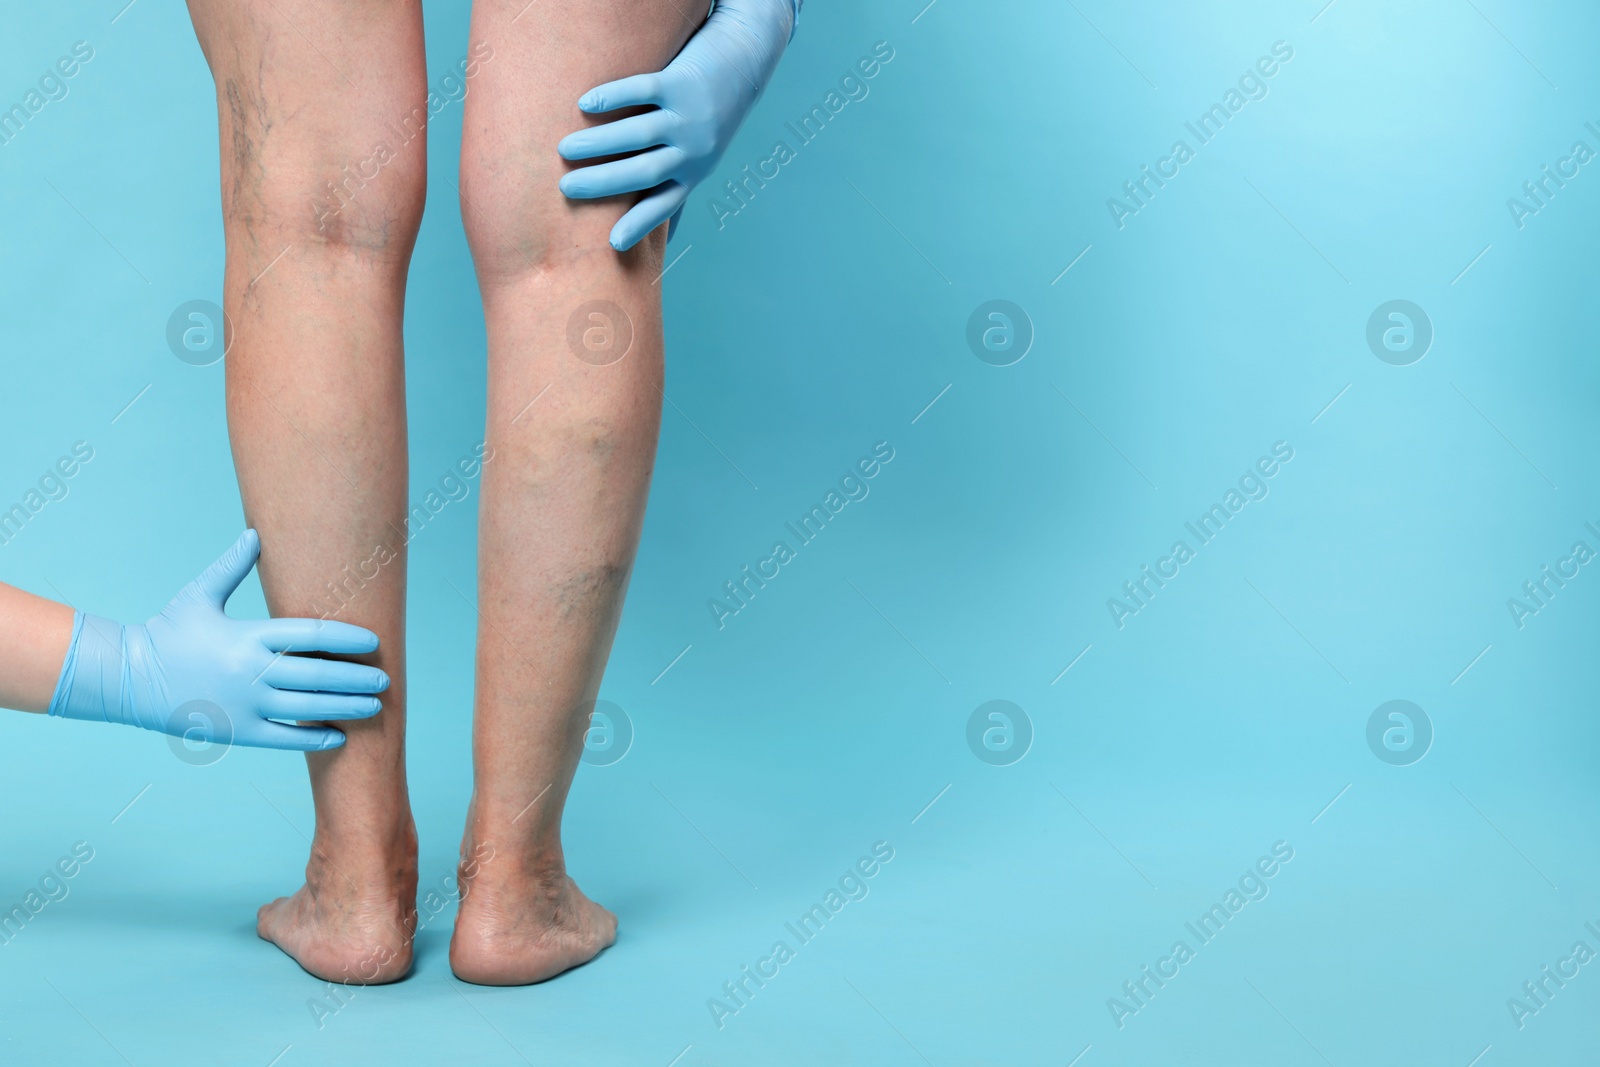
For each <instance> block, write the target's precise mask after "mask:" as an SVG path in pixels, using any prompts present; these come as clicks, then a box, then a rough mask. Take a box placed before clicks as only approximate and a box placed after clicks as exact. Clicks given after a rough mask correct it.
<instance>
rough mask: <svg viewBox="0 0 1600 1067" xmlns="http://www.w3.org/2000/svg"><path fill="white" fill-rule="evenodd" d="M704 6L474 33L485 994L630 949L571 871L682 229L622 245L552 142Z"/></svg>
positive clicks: (474, 833)
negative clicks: (674, 242) (622, 249)
mask: <svg viewBox="0 0 1600 1067" xmlns="http://www.w3.org/2000/svg"><path fill="white" fill-rule="evenodd" d="M705 8H706V5H704V4H700V5H698V12H699V14H697V15H696V14H692V12H695V11H696V5H695V4H693V3H689V4H681V3H678V2H677V0H585V2H584V3H581V4H565V5H561V4H541V5H537V6H534V7H532V8H530V7H529V5H528V3H527V0H476V2H475V3H474V4H473V11H472V26H473V32H472V39H473V40H474V41H483V42H488V43H490V44H491V45H492V47H493V48H494V55H493V60H492V62H487V63H485V64H484V66H483V69H482V73H481V74H480V75H479V76H478V79H477V81H476V82H475V84H474V85H473V89H472V93H471V94H470V95H469V96H468V97H467V101H466V115H465V119H464V123H465V129H464V133H463V135H462V151H461V196H462V215H463V218H464V220H465V223H466V229H467V240H468V242H469V243H470V245H471V247H472V257H473V262H474V263H475V264H476V267H477V272H478V285H479V288H480V289H481V290H482V292H483V303H484V315H485V320H486V324H487V327H488V336H489V376H488V377H489V401H488V435H487V436H488V441H489V444H490V445H491V446H492V447H493V449H494V452H493V461H492V462H491V463H489V464H488V465H486V466H485V467H484V473H483V501H482V505H481V508H480V512H479V533H478V538H479V542H478V543H479V549H478V572H479V581H478V589H479V610H480V611H481V612H482V616H483V623H482V625H481V626H480V628H479V634H478V689H477V706H476V709H475V717H474V727H473V730H474V740H473V770H474V775H475V779H474V784H473V793H472V806H471V808H470V810H469V814H468V818H467V830H466V835H465V840H464V842H463V846H462V867H461V885H462V887H463V893H464V896H463V898H462V901H461V910H460V912H459V914H458V915H457V917H456V928H455V935H454V937H453V938H452V939H451V943H450V963H451V966H452V967H453V968H454V970H455V973H456V976H457V977H458V978H461V979H463V980H465V981H468V982H478V983H483V984H487V985H521V984H526V983H530V982H539V981H543V980H545V979H547V978H551V977H553V976H555V975H557V974H560V973H561V972H562V971H565V970H568V969H569V968H572V967H575V966H578V965H579V964H582V963H584V962H586V961H587V960H589V959H591V958H593V957H594V956H595V954H597V953H598V952H600V951H602V950H603V949H605V948H606V946H608V945H610V944H611V943H612V941H613V940H614V939H615V937H616V925H617V924H616V918H615V917H614V916H613V915H612V914H611V913H610V912H609V911H607V910H606V909H605V908H603V907H601V906H600V905H598V904H596V903H594V902H593V901H591V900H589V898H588V897H586V896H585V895H584V894H583V893H582V892H581V891H580V890H579V889H578V887H577V885H576V884H575V883H574V882H573V880H572V879H571V878H570V877H568V875H567V867H566V856H565V852H564V851H563V849H562V846H561V816H562V811H563V809H564V807H565V804H566V798H567V790H568V789H569V788H570V786H571V785H572V779H573V774H574V772H575V771H576V770H577V767H578V759H579V754H580V753H581V751H582V749H583V738H584V732H585V729H586V727H587V726H588V723H589V711H590V709H591V708H592V707H593V704H594V699H595V697H596V695H597V694H598V692H599V688H600V679H601V675H602V674H603V673H604V670H605V665H606V659H607V657H608V656H609V655H610V651H611V641H612V637H613V635H614V634H615V633H616V629H617V623H618V619H619V616H620V613H621V610H622V600H623V594H624V592H625V591H626V589H627V585H628V576H629V574H630V573H631V571H632V567H633V558H634V552H635V550H636V549H637V547H638V543H639V533H640V529H641V527H642V525H643V522H644V506H645V498H646V496H647V495H648V491H649V485H650V473H651V469H652V466H653V464H654V462H655V449H656V436H657V430H658V427H659V425H660V419H661V395H662V394H661V380H662V345H663V341H662V331H661V290H660V287H659V286H658V285H657V284H656V282H657V280H658V279H659V277H660V275H661V269H662V263H663V259H662V257H663V255H664V253H665V249H666V228H665V227H664V226H663V227H660V228H658V229H657V230H656V232H655V233H653V234H651V235H650V236H649V237H647V238H646V239H645V240H644V241H642V242H640V244H639V245H638V246H637V247H636V248H634V249H633V250H632V251H630V252H627V253H622V254H619V253H617V252H614V251H612V249H611V245H610V244H609V242H608V240H607V235H608V233H609V232H610V229H611V227H612V225H613V224H614V223H615V222H616V221H617V219H618V218H620V217H621V215H622V212H623V211H624V210H625V209H626V206H627V205H625V204H623V203H622V202H621V198H619V200H617V201H589V202H575V201H569V200H566V199H564V198H563V197H562V195H561V193H560V191H559V188H558V182H559V181H560V179H561V175H562V174H563V173H565V172H566V170H567V169H568V164H566V163H564V162H563V161H562V159H561V157H560V156H559V155H558V154H557V152H556V144H557V143H558V142H559V141H560V140H561V138H562V136H563V135H565V134H567V133H570V132H572V131H573V130H575V129H578V128H579V127H580V126H583V125H592V124H594V123H596V122H603V121H608V120H609V119H610V118H613V117H615V116H603V117H601V118H595V117H593V116H587V115H585V114H583V112H581V111H579V110H578V106H577V101H578V98H579V97H580V96H582V95H583V94H584V93H585V92H586V91H587V90H589V89H591V88H593V87H594V86H596V85H599V84H601V83H602V82H606V81H610V80H612V79H615V78H619V77H623V76H624V75H629V74H637V73H639V72H641V71H646V70H660V69H661V68H662V67H664V66H665V65H666V64H667V62H668V61H670V60H671V59H672V57H673V56H674V55H675V54H676V53H677V52H678V50H679V49H680V48H681V47H682V46H683V42H684V41H685V40H686V39H687V38H688V37H689V35H690V33H692V32H693V30H694V28H695V26H696V25H697V24H698V23H699V21H700V19H701V18H703V17H704V13H705ZM627 199H628V200H629V201H630V203H631V201H632V200H634V199H636V198H627ZM598 302H603V303H598ZM606 305H609V306H606ZM591 312H592V313H593V316H592V317H591ZM575 322H576V324H577V325H576V327H574V323H575ZM608 328H609V329H610V330H611V331H613V332H612V333H611V334H610V337H611V339H612V340H611V343H612V344H613V345H614V346H615V349H614V350H613V349H612V348H608V347H606V346H605V344H604V343H603V339H604V337H605V336H606V330H607V329H608ZM574 329H576V330H577V332H578V336H579V338H580V340H579V341H578V342H577V343H578V344H579V345H580V348H579V349H578V350H577V351H575V350H574V348H573V347H572V346H573V344H574V340H573V332H574ZM619 331H620V332H619ZM623 336H628V337H630V338H631V345H630V346H629V347H628V348H627V349H626V350H625V351H624V350H623V349H622V344H621V342H620V340H619V339H620V338H621V337H623ZM582 338H593V339H596V340H597V342H600V343H601V347H602V349H603V350H602V351H593V350H585V349H583V348H582V347H581V346H582V344H583V341H582V340H581V339H582ZM586 356H587V357H588V358H585V357H586ZM546 394H547V395H546ZM541 397H542V398H541ZM535 400H538V403H537V405H534V403H533V402H534V401H535Z"/></svg>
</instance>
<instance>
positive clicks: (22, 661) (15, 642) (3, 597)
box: [0, 582, 74, 712]
mask: <svg viewBox="0 0 1600 1067" xmlns="http://www.w3.org/2000/svg"><path fill="white" fill-rule="evenodd" d="M73 615H74V612H73V610H72V609H71V608H69V607H67V606H66V605H65V604H57V603H56V602H55V601H52V600H46V599H44V598H43V597H37V596H34V595H33V594H32V593H25V592H23V591H22V590H21V589H15V588H13V587H11V586H9V585H6V584H4V583H3V582H0V707H5V708H15V709H17V710H18V711H34V712H41V711H45V710H46V709H48V708H49V707H50V698H51V697H52V696H53V695H54V694H55V689H56V680H57V679H58V678H59V677H60V676H61V664H62V661H63V660H65V659H66V657H67V647H68V646H69V645H70V644H71V643H72V622H73Z"/></svg>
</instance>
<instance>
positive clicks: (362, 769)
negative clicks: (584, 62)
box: [190, 0, 427, 983]
mask: <svg viewBox="0 0 1600 1067" xmlns="http://www.w3.org/2000/svg"><path fill="white" fill-rule="evenodd" d="M190 14H191V16H192V18H193V20H194V25H195V31H196V34H197V36H198V37H199V39H200V43H201V48H202V50H203V51H204V52H205V54H206V59H207V62H208V63H209V64H210V66H211V70H212V75H213V77H214V79H215V81H216V86H217V111H218V117H219V122H220V144H221V147H222V210H223V222H224V230H225V234H226V239H227V268H226V273H225V277H224V310H225V311H226V312H227V314H228V316H229V318H230V320H231V322H232V324H233V331H234V340H233V346H232V348H231V349H230V350H229V352H228V357H227V404H228V429H229V436H230V438H231V440H232V443H233V454H234V463H235V466H236V468H237V470H238V476H239V484H240V489H241V492H242V494H243V497H244V507H245V514H246V516H247V519H248V522H249V524H250V525H251V526H253V527H254V528H255V529H257V530H258V531H260V533H261V537H262V543H263V545H264V546H265V547H264V550H263V553H262V557H261V563H260V576H261V584H262V588H263V589H264V591H265V592H266V597H267V604H268V606H269V608H270V610H271V611H272V614H273V615H274V616H279V617H282V616H309V617H313V618H315V617H320V616H322V615H324V614H326V615H328V616H329V617H331V618H337V619H339V620H341V621H344V622H350V623H355V624H357V625H360V626H365V627H367V628H368V629H371V630H373V631H375V632H376V633H377V634H378V637H379V640H380V642H381V644H380V649H381V651H380V652H379V653H378V654H377V655H376V656H373V657H370V658H367V659H365V660H364V662H371V663H373V664H374V665H376V666H379V667H381V668H383V669H384V670H385V671H387V672H388V674H389V677H390V678H391V679H392V685H391V688H390V691H389V693H388V694H387V695H386V697H385V699H384V710H383V712H382V713H381V714H380V715H378V716H377V717H376V718H374V719H371V720H367V721H365V722H357V723H350V724H348V726H347V727H346V733H347V736H348V741H347V742H346V744H345V745H344V746H343V747H342V748H340V749H339V750H337V751H334V752H326V753H313V754H310V755H308V756H307V764H308V766H309V769H310V775H311V786H312V793H313V796H314V797H315V804H316V833H315V836H314V838H313V840H312V847H311V858H310V860H309V861H308V862H307V865H306V875H305V885H304V887H303V888H301V889H300V890H299V891H298V892H296V893H294V894H293V895H291V896H289V897H286V898H282V899H279V900H275V901H273V902H271V903H269V904H267V905H265V906H264V907H262V908H261V910H260V912H259V914H258V916H257V931H258V933H260V935H261V936H262V937H263V938H265V939H267V940H269V941H271V942H273V943H275V944H276V945H278V946H279V947H280V948H281V949H283V950H284V951H285V952H287V953H288V954H289V955H290V956H292V957H293V958H294V959H295V960H297V961H298V962H299V963H300V964H301V966H303V967H304V968H305V969H306V970H308V971H310V972H311V973H312V974H315V975H317V976H318V977H320V978H324V979H327V980H329V981H341V982H351V981H356V982H365V983H380V982H386V981H393V980H396V979H399V978H402V977H404V976H405V974H406V973H407V972H408V971H409V970H410V967H411V955H412V953H411V941H412V937H413V935H414V931H415V922H416V908H415V904H416V881H417V859H416V853H417V841H416V829H415V824H414V823H413V820H412V817H411V809H410V802H409V799H408V795H407V790H406V776H405V717H406V710H407V709H406V693H407V686H406V677H405V666H404V665H405V626H404V618H405V594H406V587H405V566H406V554H405V543H404V540H405V539H404V530H405V515H406V507H407V505H406V493H407V474H408V471H407V460H406V420H405V379H404V356H403V350H402V347H401V319H402V312H403V309H404V304H405V284H406V271H407V268H408V266H409V264H410V257H411V251H412V248H413V246H414V243H415V239H416V233H417V229H418V227H419V225H420V223H421V218H422V206H423V198H424V196H425V192H426V174H427V169H426V163H427V160H426V139H425V138H424V137H420V136H419V137H416V138H415V139H414V140H413V141H412V142H411V143H409V144H406V145H403V146H398V145H397V146H396V148H395V154H394V158H393V159H392V160H391V161H390V162H388V163H387V164H386V165H385V166H383V167H382V168H381V169H380V170H378V171H377V173H376V175H375V176H374V177H373V179H372V180H371V181H367V182H365V184H364V185H361V184H358V182H360V181H361V179H360V178H359V177H358V178H356V179H354V180H351V182H350V185H349V186H347V187H345V194H343V195H335V194H334V193H331V192H330V190H329V185H328V183H329V182H342V181H344V180H346V175H345V173H344V168H345V167H346V166H349V167H350V168H351V171H352V172H355V173H358V174H359V170H358V168H360V165H361V163H362V161H364V160H365V159H367V158H368V157H369V156H370V154H371V147H370V146H374V145H376V144H378V143H379V142H396V141H397V140H398V139H397V138H396V136H395V135H394V134H393V133H392V132H390V131H389V129H388V127H389V124H390V123H391V122H398V121H399V120H400V119H401V118H402V117H403V116H405V115H406V114H407V113H408V112H410V111H411V109H412V108H413V107H419V106H421V107H425V106H426V105H425V100H426V95H427V74H426V70H425V68H424V66H423V50H422V18H421V10H420V7H419V6H418V4H417V2H416V0H336V2H327V0H315V2H314V0H194V2H193V3H191V4H190ZM313 42H315V43H313ZM341 72H343V73H342V74H341ZM346 77H348V78H349V79H350V80H349V81H346ZM352 83H353V84H352ZM365 170H366V173H368V174H372V173H373V171H372V168H371V167H367V168H365ZM335 209H337V210H336V213H335ZM375 555H378V556H379V557H380V558H387V559H389V562H388V563H387V564H385V565H383V566H381V567H379V568H377V570H376V574H375V577H373V578H371V579H370V580H368V579H365V578H362V577H360V575H362V574H371V573H373V567H372V566H371V565H366V566H363V565H364V564H366V563H367V561H369V560H373V559H374V556H375ZM346 568H350V572H349V573H350V574H354V575H357V577H356V578H355V579H353V580H352V579H350V578H349V577H347V576H346ZM330 582H332V583H343V589H344V592H343V594H342V596H341V597H338V598H336V597H335V596H334V595H333V594H331V593H330V591H329V584H328V583H330Z"/></svg>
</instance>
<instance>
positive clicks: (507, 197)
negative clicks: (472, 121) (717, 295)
mask: <svg viewBox="0 0 1600 1067" xmlns="http://www.w3.org/2000/svg"><path fill="white" fill-rule="evenodd" d="M551 155H552V156H554V150H553V149H552V150H551ZM530 172H531V173H530ZM562 173H563V166H562V165H561V161H560V160H559V159H553V160H552V161H550V163H549V164H548V165H546V166H542V167H515V166H510V165H508V164H507V163H506V162H505V161H496V162H494V163H492V164H490V163H483V162H474V161H472V160H471V159H470V157H466V158H464V159H463V163H462V172H461V187H460V194H461V196H460V199H461V221H462V225H463V227H464V229H465V230H466V235H467V244H468V247H469V248H470V249H471V250H472V260H473V264H474V266H475V267H476V269H477V272H478V277H479V280H480V282H481V284H483V285H484V286H486V287H494V286H498V285H509V284H514V283H516V282H517V281H519V280H521V279H525V278H528V277H532V276H536V275H540V274H545V273H554V274H562V273H567V272H580V271H586V270H590V269H594V268H599V269H602V270H610V269H617V268H620V269H622V270H623V271H624V272H630V273H631V272H634V271H651V270H652V268H653V273H652V274H651V276H652V277H653V276H654V274H659V273H660V270H661V266H662V264H663V262H664V258H665V252H666V230H665V229H664V228H663V229H660V230H658V231H657V232H656V233H653V234H651V235H649V236H648V237H646V238H645V239H644V240H643V241H641V242H639V244H638V245H636V246H635V247H634V248H632V249H630V250H629V251H627V252H622V253H619V252H617V251H616V250H615V249H613V248H612V247H611V244H610V233H611V227H612V226H613V225H615V224H616V221H617V220H618V219H619V218H621V217H622V214H623V212H625V211H626V210H627V209H628V208H629V207H630V206H631V202H629V201H628V200H625V199H623V198H616V199H612V200H587V201H579V200H568V199H567V198H566V197H565V196H563V195H562V194H561V190H560V188H559V186H558V184H557V183H558V182H559V181H560V178H561V174H562ZM513 174H514V175H515V178H514V179H513V178H511V177H510V176H511V175H513Z"/></svg>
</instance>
